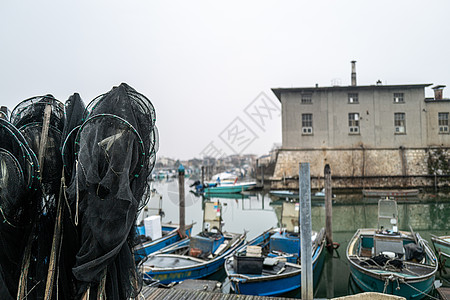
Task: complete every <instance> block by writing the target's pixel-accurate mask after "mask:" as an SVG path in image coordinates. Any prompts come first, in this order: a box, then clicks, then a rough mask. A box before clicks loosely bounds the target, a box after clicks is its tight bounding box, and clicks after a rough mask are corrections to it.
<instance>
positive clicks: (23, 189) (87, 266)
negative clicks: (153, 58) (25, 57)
mask: <svg viewBox="0 0 450 300" xmlns="http://www.w3.org/2000/svg"><path fill="white" fill-rule="evenodd" d="M5 116H6V117H8V116H7V114H4V115H2V116H1V117H0V139H1V145H0V208H1V210H0V212H1V214H0V217H1V221H2V222H0V235H1V237H2V239H1V241H2V242H1V243H0V294H1V295H2V299H16V297H17V294H18V291H20V288H21V287H24V293H23V295H27V299H43V298H44V294H45V293H46V292H48V291H49V290H46V281H47V276H48V270H49V266H51V263H52V262H56V266H55V270H56V274H57V275H56V276H55V279H54V281H53V284H52V285H50V286H51V289H50V290H51V291H53V296H52V297H51V299H57V298H58V297H59V299H80V297H81V296H83V295H84V294H85V292H86V291H87V290H88V289H89V290H90V299H97V297H98V293H99V290H100V291H102V286H104V295H106V297H107V299H128V298H129V297H135V296H137V294H138V292H139V289H140V286H141V284H140V278H142V276H141V274H139V273H138V270H137V268H136V266H135V262H134V257H133V253H132V241H133V239H134V234H135V231H136V230H135V220H136V216H137V213H138V210H139V209H140V208H141V207H143V206H144V205H145V202H146V201H147V199H148V188H149V185H148V178H149V176H150V173H151V171H152V169H153V166H154V163H155V159H156V152H157V150H158V131H157V129H156V126H155V122H156V114H155V110H154V107H153V105H152V103H151V102H150V100H149V99H147V98H146V97H145V96H143V95H142V94H140V93H138V92H136V91H135V90H134V89H133V88H131V87H130V86H128V85H127V84H121V85H120V86H118V87H114V88H113V89H112V90H111V91H110V92H108V93H106V94H103V95H101V96H99V97H97V98H96V99H94V100H93V101H92V102H91V103H90V104H89V105H88V106H87V107H86V108H85V106H84V103H83V101H82V100H81V97H80V96H79V95H78V94H77V93H75V94H73V95H72V96H71V97H69V99H68V100H67V101H66V103H65V105H62V103H60V102H59V101H58V100H56V99H55V98H54V97H53V96H51V95H46V96H38V97H33V98H30V99H27V100H25V101H22V102H21V103H20V104H19V105H17V106H16V107H15V108H14V109H13V111H12V112H11V116H10V122H8V121H7V120H5V119H4V117H5ZM46 116H48V117H49V118H46ZM47 120H48V123H45V122H46V121H47ZM47 125H48V126H47ZM18 128H19V129H20V130H19V129H18ZM44 128H45V129H44ZM43 133H46V136H45V137H43V136H42V135H43ZM43 141H45V147H41V143H43ZM42 149H44V155H43V154H42V153H40V151H42ZM39 159H41V161H40V163H41V165H39ZM63 169H64V172H63ZM62 179H64V180H62ZM65 185H67V188H65ZM58 203H63V206H62V209H61V210H60V213H58V211H59V210H57V207H58ZM59 214H60V215H59ZM57 216H60V217H61V219H62V221H61V222H62V223H61V225H58V226H56V227H55V219H56V218H57ZM54 228H60V231H59V232H60V233H58V234H57V235H55V236H54V235H53V232H54ZM55 232H56V231H55ZM56 236H58V239H60V243H56V244H55V245H59V246H58V247H57V248H55V249H56V250H55V249H53V251H52V244H53V243H55V237H56ZM28 251H29V253H30V256H29V257H30V259H27V256H26V255H24V254H25V253H28ZM55 253H56V254H55ZM51 254H55V255H54V256H55V257H56V258H55V257H53V256H52V255H51ZM25 273H26V276H25V277H24V278H25V279H24V280H23V282H22V281H21V280H19V277H20V275H21V274H22V275H23V274H25ZM103 278H105V279H103ZM19 282H20V284H19ZM22 283H24V285H23V286H22ZM56 287H57V288H56Z"/></svg>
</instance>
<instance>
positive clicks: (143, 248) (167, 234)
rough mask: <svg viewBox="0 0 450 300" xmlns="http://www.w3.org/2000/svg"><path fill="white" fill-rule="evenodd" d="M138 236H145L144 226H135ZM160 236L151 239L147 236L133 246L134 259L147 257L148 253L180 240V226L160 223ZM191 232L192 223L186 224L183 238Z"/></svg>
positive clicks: (138, 259) (139, 259) (137, 260)
mask: <svg viewBox="0 0 450 300" xmlns="http://www.w3.org/2000/svg"><path fill="white" fill-rule="evenodd" d="M136 230H137V234H138V236H140V237H142V236H144V237H145V236H146V235H145V229H144V226H143V225H142V226H137V227H136ZM161 231H162V237H161V238H158V239H155V240H151V239H148V238H147V237H146V238H145V240H144V241H141V242H140V243H138V244H137V245H136V246H135V247H134V259H135V261H136V262H139V261H141V260H142V259H143V258H145V257H147V256H148V255H149V254H151V253H153V252H156V251H158V250H161V249H163V248H166V247H168V246H170V245H172V244H174V243H176V242H178V241H180V240H182V239H183V238H182V236H181V233H180V227H179V226H178V225H177V224H162V226H161ZM191 232H192V224H191V225H187V226H186V231H185V236H186V237H185V238H184V239H186V238H188V237H189V236H191Z"/></svg>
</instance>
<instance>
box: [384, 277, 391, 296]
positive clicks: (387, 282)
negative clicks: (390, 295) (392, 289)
mask: <svg viewBox="0 0 450 300" xmlns="http://www.w3.org/2000/svg"><path fill="white" fill-rule="evenodd" d="M390 277H392V275H391V276H390ZM390 277H388V278H386V279H385V280H384V287H383V294H385V293H386V290H387V287H388V285H389V279H390Z"/></svg>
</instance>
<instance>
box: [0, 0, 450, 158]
mask: <svg viewBox="0 0 450 300" xmlns="http://www.w3.org/2000/svg"><path fill="white" fill-rule="evenodd" d="M449 12H450V1H446V0H442V1H411V0H408V1H390V0H389V1H261V0H258V1H186V0H184V1H149V0H145V1H130V0H127V1H111V0H108V1H36V0H33V1H1V3H0V42H1V45H0V105H6V106H8V107H9V108H10V109H12V108H14V106H15V105H17V104H18V103H19V102H20V101H22V100H24V99H27V98H29V97H32V96H36V95H43V94H47V93H50V94H53V95H54V96H55V97H56V98H57V99H59V100H60V101H62V102H65V101H66V100H67V99H68V97H69V96H70V95H72V94H73V93H75V92H78V93H79V94H80V95H81V97H82V99H83V100H84V102H85V103H86V104H88V103H89V102H90V101H91V100H92V99H93V98H95V97H96V96H97V95H100V94H102V93H105V92H107V91H109V90H110V89H111V88H112V87H113V86H115V85H119V84H120V83H121V82H126V83H128V84H129V85H130V86H132V87H133V88H135V89H136V90H137V91H138V92H140V93H142V94H144V95H145V96H147V97H148V98H150V99H151V101H152V102H153V104H154V106H155V108H156V113H157V126H158V128H159V133H160V151H159V153H158V154H159V155H162V156H166V157H172V158H181V159H187V158H192V157H200V156H202V155H203V154H205V153H209V154H212V153H213V152H214V153H221V155H224V154H225V155H230V154H233V153H254V154H258V155H261V154H264V153H267V152H268V151H269V150H270V149H271V148H272V146H273V144H274V143H280V142H281V119H280V115H279V110H280V103H279V102H278V101H277V99H276V97H275V96H274V95H273V93H272V92H271V91H270V89H271V88H275V87H311V86H314V85H315V84H316V83H318V84H319V86H330V85H335V84H339V85H349V84H350V72H351V66H350V61H351V60H356V61H357V65H356V71H357V78H358V79H357V80H358V84H359V85H369V84H375V82H376V81H377V80H378V79H380V80H382V82H383V83H384V84H406V83H434V84H445V85H450V55H449V54H448V53H449V49H450V18H449ZM426 93H427V95H430V96H431V95H432V93H431V90H427V91H426ZM444 96H450V91H447V92H446V91H444ZM233 133H234V134H233Z"/></svg>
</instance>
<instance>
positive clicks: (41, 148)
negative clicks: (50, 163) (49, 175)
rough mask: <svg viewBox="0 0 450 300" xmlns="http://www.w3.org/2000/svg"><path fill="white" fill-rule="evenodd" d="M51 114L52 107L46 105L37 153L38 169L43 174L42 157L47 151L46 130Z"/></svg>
mask: <svg viewBox="0 0 450 300" xmlns="http://www.w3.org/2000/svg"><path fill="white" fill-rule="evenodd" d="M51 112H52V106H51V105H50V104H47V105H46V106H45V110H44V120H43V122H42V131H41V140H40V141H39V153H38V155H39V156H38V161H39V169H40V170H41V171H42V172H43V170H44V157H45V152H46V150H47V138H48V129H49V125H50V114H51ZM40 178H41V180H42V173H41V174H40Z"/></svg>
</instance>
